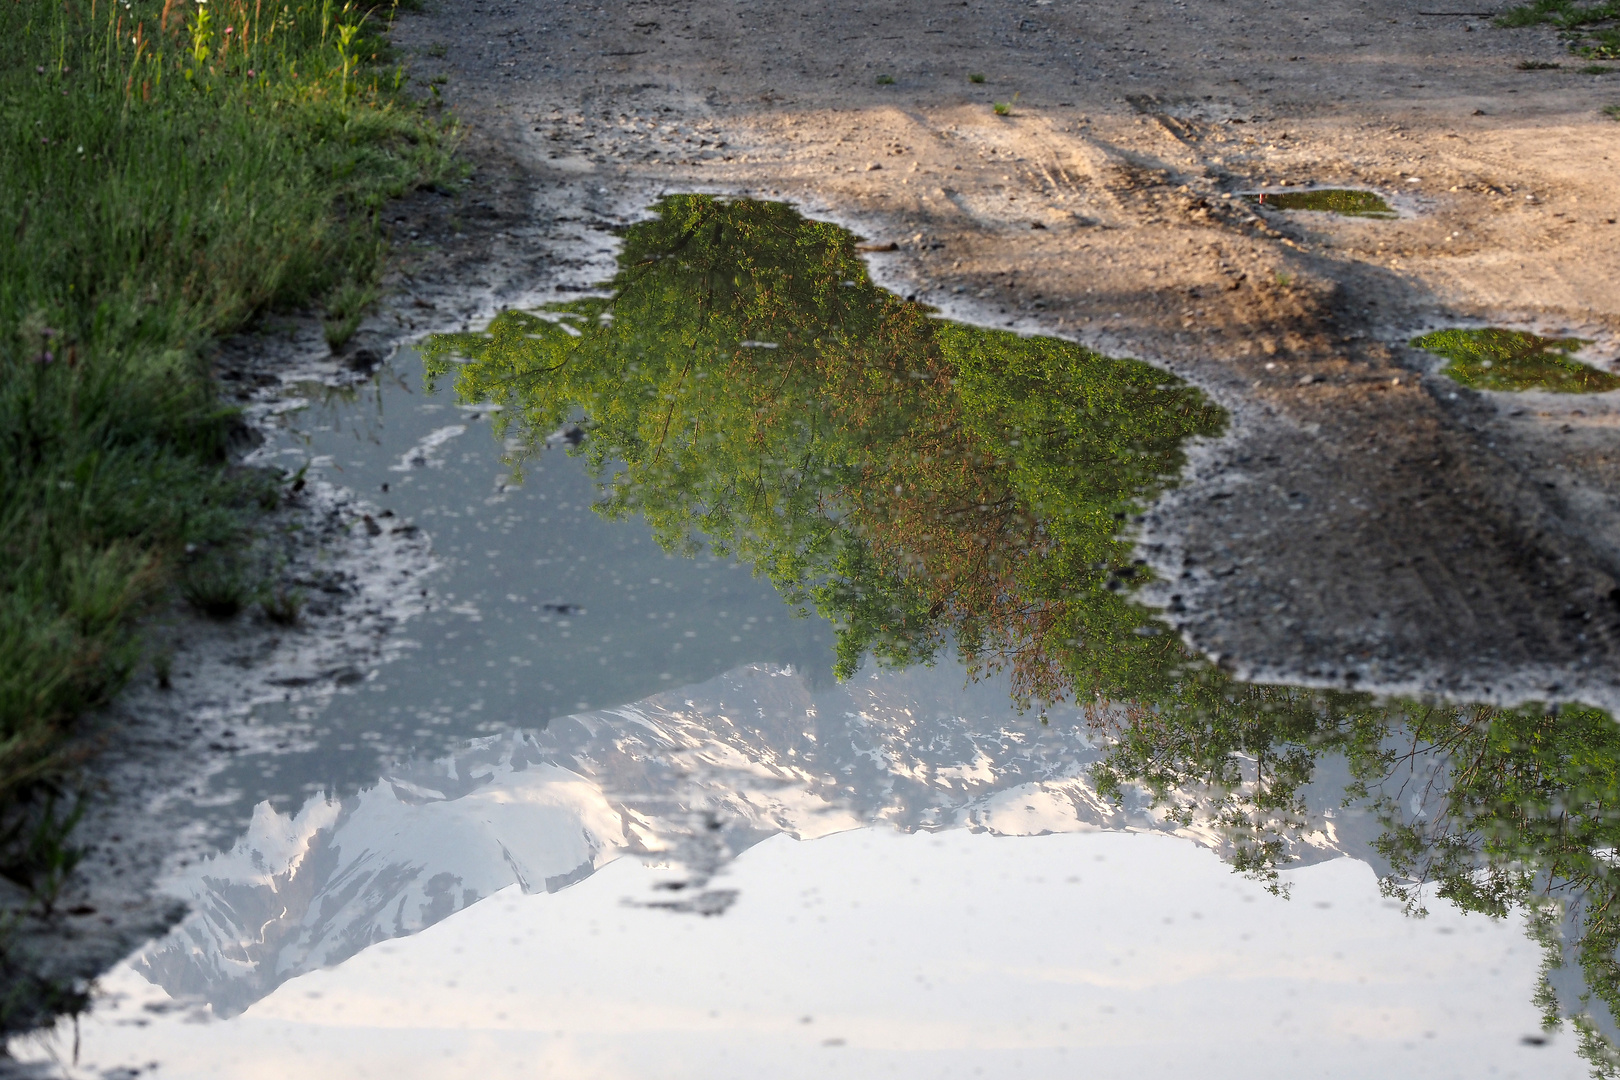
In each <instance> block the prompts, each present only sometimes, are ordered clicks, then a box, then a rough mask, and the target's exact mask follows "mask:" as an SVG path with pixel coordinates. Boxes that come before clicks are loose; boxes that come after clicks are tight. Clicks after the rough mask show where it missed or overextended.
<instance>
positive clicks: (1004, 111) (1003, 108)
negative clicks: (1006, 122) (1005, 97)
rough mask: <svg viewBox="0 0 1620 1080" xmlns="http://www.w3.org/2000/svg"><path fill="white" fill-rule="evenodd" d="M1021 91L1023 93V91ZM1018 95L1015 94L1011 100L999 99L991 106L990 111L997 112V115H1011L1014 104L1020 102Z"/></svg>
mask: <svg viewBox="0 0 1620 1080" xmlns="http://www.w3.org/2000/svg"><path fill="white" fill-rule="evenodd" d="M1019 93H1022V91H1020V92H1019ZM1018 97H1019V95H1018V94H1014V95H1013V96H1012V100H1011V101H998V102H996V103H995V104H994V105H992V106H990V111H991V112H993V113H995V114H996V115H997V116H1011V115H1012V111H1013V106H1014V105H1017V104H1018Z"/></svg>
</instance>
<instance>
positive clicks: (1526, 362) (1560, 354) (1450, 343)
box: [1412, 329, 1620, 394]
mask: <svg viewBox="0 0 1620 1080" xmlns="http://www.w3.org/2000/svg"><path fill="white" fill-rule="evenodd" d="M1412 344H1413V345H1415V346H1417V347H1418V348H1420V349H1427V350H1428V351H1430V352H1432V353H1437V354H1439V355H1440V356H1443V357H1445V358H1446V360H1447V361H1448V362H1447V364H1446V366H1445V367H1443V368H1441V369H1440V373H1441V374H1442V375H1447V376H1450V377H1451V378H1452V379H1454V380H1456V381H1457V382H1459V383H1461V384H1462V385H1464V386H1471V387H1473V388H1474V389H1476V390H1507V391H1513V390H1550V391H1552V392H1553V393H1558V394H1600V393H1604V392H1606V391H1609V390H1616V389H1620V376H1617V375H1611V374H1609V373H1608V372H1607V371H1600V370H1598V369H1597V368H1595V367H1592V366H1591V365H1589V364H1583V363H1581V362H1580V361H1579V360H1576V359H1574V354H1575V353H1576V352H1578V351H1579V350H1580V348H1581V346H1583V345H1585V344H1587V342H1585V341H1582V340H1581V339H1580V338H1544V337H1538V336H1537V335H1535V334H1527V333H1524V332H1523V331H1520V330H1496V329H1488V330H1439V331H1436V332H1435V333H1432V334H1425V335H1423V336H1422V337H1420V338H1414V339H1413V341H1412Z"/></svg>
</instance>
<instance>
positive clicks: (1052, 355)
mask: <svg viewBox="0 0 1620 1080" xmlns="http://www.w3.org/2000/svg"><path fill="white" fill-rule="evenodd" d="M656 210H657V213H656V216H654V217H653V218H652V219H651V220H649V221H647V222H644V223H642V224H638V225H636V226H633V227H631V228H630V229H628V230H626V233H625V237H624V251H623V254H622V255H621V257H620V270H619V272H618V274H617V275H616V276H615V278H614V279H613V280H612V281H611V282H609V283H608V284H607V286H606V287H605V288H604V295H602V296H599V297H592V298H587V299H581V300H575V301H571V302H568V303H562V304H555V305H550V306H548V307H547V308H545V309H542V310H540V311H536V312H529V313H524V312H507V313H504V314H502V315H501V316H500V317H499V318H498V319H496V320H495V322H494V323H493V325H491V326H490V328H489V329H488V331H487V332H485V333H476V334H450V335H440V336H436V337H435V338H433V339H432V340H431V341H430V342H429V343H428V345H427V347H426V348H425V350H424V356H425V359H426V364H427V368H428V371H429V374H430V376H432V377H434V378H443V377H451V376H453V378H454V380H455V388H456V390H457V392H458V393H459V394H460V395H461V396H462V397H463V398H464V399H466V400H468V401H490V402H496V403H499V404H501V405H503V406H505V410H504V411H503V412H502V413H501V414H500V415H501V417H502V418H503V419H502V424H503V425H504V426H503V427H502V429H501V431H500V434H501V435H503V436H505V437H507V438H508V439H512V440H516V444H517V445H520V446H524V447H526V448H527V451H528V452H533V451H536V450H538V449H539V448H540V447H541V446H542V445H543V443H544V441H545V439H546V438H547V437H548V435H550V434H551V433H553V432H555V431H557V430H558V429H559V428H562V427H563V426H565V425H568V424H574V423H577V424H579V425H580V427H581V429H582V430H583V432H584V436H585V437H584V439H583V440H582V441H581V442H580V445H579V446H578V448H577V450H575V451H574V452H577V453H581V454H584V455H585V456H586V457H587V459H588V460H589V462H590V464H591V465H592V466H593V467H594V468H595V469H596V470H597V475H598V477H599V479H600V481H601V483H602V491H603V495H602V501H601V502H600V503H599V506H598V508H599V510H600V511H601V512H603V513H604V514H607V515H609V516H615V517H623V516H629V515H641V516H643V517H644V518H645V519H646V520H647V521H648V522H649V523H650V524H651V526H652V528H653V529H654V531H655V533H656V535H657V536H658V538H659V540H660V542H662V543H663V544H665V545H666V546H667V547H669V548H670V549H672V550H680V551H688V552H692V551H695V550H697V549H698V548H699V547H700V546H703V545H707V546H709V547H711V548H712V549H714V550H715V551H716V552H717V553H719V554H722V555H729V556H731V557H734V558H737V559H739V560H741V561H743V562H746V563H748V564H750V565H752V566H753V567H754V568H755V569H756V572H758V573H761V574H765V575H767V576H768V577H769V578H770V580H771V581H772V582H773V583H774V584H775V586H776V587H777V588H778V589H779V590H780V591H781V592H782V593H783V595H784V596H786V597H788V598H789V600H790V601H792V602H793V603H795V604H797V605H799V606H800V608H801V609H802V610H805V611H808V610H810V609H814V610H815V611H817V612H819V613H820V614H821V615H823V616H825V617H826V618H828V619H829V620H831V621H832V622H833V623H834V625H835V626H836V627H837V629H838V647H837V665H838V669H839V673H840V675H844V676H847V675H849V674H851V673H852V672H853V671H854V670H855V669H856V668H857V667H858V666H859V664H860V663H861V662H862V661H863V659H865V658H867V657H871V658H873V659H875V660H876V661H877V662H879V663H888V664H910V663H926V662H929V661H930V660H932V659H933V658H934V657H936V656H937V655H939V654H940V652H941V651H942V650H946V649H952V650H955V651H956V652H957V653H958V654H959V655H960V656H961V658H962V659H963V660H964V661H965V662H966V663H967V665H968V667H969V669H970V670H972V671H974V672H975V673H983V672H986V671H990V670H1006V671H1008V672H1009V673H1010V674H1011V676H1012V680H1013V685H1014V688H1015V692H1016V693H1017V695H1018V696H1019V698H1020V699H1021V702H1022V703H1024V704H1030V703H1034V704H1036V705H1038V706H1042V707H1044V706H1045V705H1047V704H1050V703H1055V702H1058V701H1062V700H1070V701H1074V702H1076V703H1077V704H1079V705H1080V706H1082V708H1084V709H1085V711H1086V714H1087V716H1088V717H1089V718H1090V722H1091V723H1092V725H1093V727H1094V728H1095V730H1096V732H1097V733H1098V735H1099V737H1100V738H1102V739H1103V740H1104V741H1105V743H1106V745H1107V746H1108V747H1109V748H1110V749H1109V755H1108V757H1107V759H1106V761H1105V762H1104V763H1103V765H1102V766H1101V767H1100V768H1099V769H1098V771H1097V776H1096V778H1097V781H1098V786H1099V788H1100V790H1101V791H1102V792H1103V794H1105V795H1114V796H1118V795H1120V794H1122V793H1123V791H1124V790H1125V789H1126V788H1127V787H1141V788H1145V789H1146V790H1148V791H1149V792H1151V793H1152V795H1153V797H1154V798H1155V799H1156V800H1157V802H1158V804H1159V805H1160V807H1161V808H1162V809H1163V810H1164V811H1165V812H1166V813H1168V814H1170V815H1171V816H1173V817H1174V818H1176V819H1177V820H1179V821H1182V822H1184V823H1186V824H1189V825H1191V824H1203V825H1213V826H1215V827H1216V828H1217V829H1218V830H1219V831H1220V832H1221V833H1222V834H1223V835H1224V836H1225V837H1226V839H1227V843H1228V848H1227V854H1228V857H1229V858H1230V860H1231V861H1232V862H1233V863H1234V864H1235V865H1236V866H1237V867H1238V868H1240V869H1242V870H1243V871H1245V872H1247V873H1250V874H1252V875H1254V876H1256V877H1258V878H1260V879H1261V880H1264V881H1267V882H1269V883H1270V884H1271V885H1272V886H1273V887H1274V888H1279V889H1280V888H1282V884H1281V879H1280V878H1279V877H1278V871H1279V869H1281V868H1282V867H1283V866H1285V865H1286V864H1287V863H1288V861H1289V860H1290V858H1291V856H1290V854H1289V853H1290V851H1291V850H1293V848H1294V847H1296V846H1297V845H1298V843H1299V841H1300V839H1301V837H1302V835H1303V833H1304V831H1305V830H1307V829H1308V828H1309V827H1310V826H1309V825H1308V821H1307V812H1306V804H1305V790H1306V785H1308V784H1309V783H1310V782H1311V781H1312V780H1313V779H1314V778H1316V777H1317V776H1318V775H1319V774H1320V773H1321V763H1322V761H1323V759H1324V757H1325V756H1329V755H1332V756H1335V757H1337V758H1339V759H1342V760H1343V761H1346V762H1348V765H1349V769H1350V775H1351V776H1352V778H1353V780H1352V784H1351V787H1350V790H1349V791H1348V792H1347V793H1346V801H1347V802H1355V803H1358V804H1360V805H1362V806H1366V807H1370V808H1371V809H1372V810H1373V811H1374V812H1375V813H1377V814H1378V815H1379V816H1380V818H1381V819H1382V822H1383V833H1382V838H1381V840H1380V841H1379V850H1380V852H1381V854H1382V856H1383V858H1384V859H1385V860H1386V861H1387V863H1388V868H1389V872H1388V874H1387V876H1386V877H1385V888H1386V890H1387V891H1388V892H1389V893H1390V894H1391V895H1396V896H1401V897H1403V898H1404V899H1406V900H1407V901H1408V902H1410V903H1412V904H1413V905H1416V904H1417V903H1418V901H1419V900H1420V899H1421V897H1422V896H1423V895H1427V894H1426V893H1424V892H1423V891H1422V888H1423V886H1425V885H1431V886H1433V887H1436V888H1437V889H1438V894H1439V895H1440V896H1441V897H1443V898H1445V899H1447V900H1448V901H1450V902H1453V903H1456V904H1458V905H1460V906H1462V907H1464V908H1466V909H1468V910H1471V911H1478V912H1483V913H1486V914H1488V915H1491V916H1493V917H1502V916H1504V915H1506V914H1507V913H1509V912H1510V911H1512V910H1516V909H1517V910H1523V911H1525V912H1527V913H1529V916H1530V918H1531V929H1532V931H1533V932H1534V933H1535V934H1536V935H1537V937H1538V940H1540V941H1541V942H1542V943H1543V944H1544V945H1545V946H1546V947H1547V949H1548V964H1549V967H1548V972H1549V973H1550V972H1551V971H1552V970H1553V968H1554V967H1557V966H1561V965H1566V964H1574V965H1576V966H1578V967H1579V968H1580V970H1581V972H1582V974H1583V976H1584V980H1585V986H1586V987H1587V988H1588V1000H1587V1001H1585V1002H1581V1001H1567V1000H1566V1001H1563V1002H1558V1001H1556V1000H1555V998H1554V997H1553V991H1552V989H1551V988H1552V983H1553V980H1551V979H1550V978H1549V979H1544V985H1543V992H1542V999H1543V1000H1544V1002H1545V1003H1546V1005H1547V1008H1548V1014H1547V1015H1548V1019H1549V1022H1553V1021H1555V1020H1556V1019H1557V1018H1558V1017H1559V1016H1560V1015H1573V1016H1575V1017H1576V1018H1577V1026H1578V1027H1579V1028H1580V1030H1581V1031H1582V1032H1583V1033H1584V1035H1583V1037H1584V1038H1585V1039H1586V1053H1587V1056H1588V1057H1589V1059H1590V1060H1591V1061H1592V1062H1593V1063H1594V1065H1595V1066H1597V1067H1599V1068H1606V1067H1608V1066H1607V1065H1606V1064H1605V1063H1606V1062H1608V1061H1609V1060H1610V1056H1609V1055H1610V1051H1609V1049H1608V1047H1609V1044H1608V1043H1607V1042H1606V1041H1605V1039H1604V1038H1603V1037H1602V1035H1601V1029H1603V1028H1604V1027H1605V1024H1604V1023H1602V1022H1599V1021H1597V1020H1593V1019H1591V1018H1590V1017H1589V1016H1588V1014H1590V1016H1601V1015H1603V1013H1604V1011H1605V1010H1606V1009H1607V1008H1608V1007H1609V1006H1614V1007H1616V1011H1620V965H1617V964H1616V962H1615V946H1616V945H1617V944H1620V923H1617V922H1616V919H1617V918H1620V916H1617V915H1616V913H1615V912H1616V911H1620V905H1614V904H1612V903H1611V902H1610V901H1611V900H1612V899H1614V898H1616V897H1620V892H1617V890H1616V889H1615V884H1614V881H1613V880H1612V878H1611V875H1610V871H1609V866H1610V863H1609V861H1608V856H1607V855H1606V854H1604V852H1612V851H1613V850H1614V849H1616V848H1620V818H1617V814H1616V811H1617V808H1620V729H1616V728H1615V727H1614V725H1613V724H1612V723H1611V721H1610V720H1609V718H1608V717H1607V716H1605V715H1603V714H1601V713H1597V712H1593V711H1581V710H1563V711H1559V712H1552V713H1548V712H1545V711H1543V710H1541V709H1523V710H1512V711H1500V710H1493V709H1486V708H1479V707H1467V708H1437V707H1428V706H1419V705H1416V704H1400V703H1397V704H1395V705H1391V704H1389V703H1379V702H1377V701H1375V700H1374V699H1372V698H1371V697H1370V696H1368V695H1364V694H1351V693H1340V692H1324V691H1315V690H1307V689H1301V688H1297V687H1287V686H1262V685H1250V684H1243V683H1238V682H1235V681H1233V680H1232V679H1230V678H1229V677H1227V676H1225V675H1224V674H1223V673H1222V672H1220V671H1219V670H1217V669H1215V668H1213V667H1211V666H1210V665H1208V664H1207V663H1204V662H1202V661H1201V660H1200V659H1199V658H1198V657H1196V656H1194V655H1192V654H1190V653H1188V652H1187V651H1186V650H1185V649H1184V648H1183V647H1182V645H1181V643H1180V642H1179V641H1178V640H1177V639H1176V637H1175V636H1174V635H1171V634H1165V633H1161V632H1159V631H1160V629H1161V627H1160V625H1159V624H1157V623H1156V622H1155V621H1154V620H1153V618H1152V616H1151V614H1150V613H1149V612H1147V611H1145V610H1144V609H1142V608H1140V607H1137V606H1134V605H1133V604H1132V603H1131V602H1130V601H1129V599H1128V597H1129V594H1130V593H1131V592H1132V591H1133V589H1134V588H1135V586H1136V585H1138V584H1139V583H1140V582H1141V581H1142V580H1143V577H1144V573H1145V572H1144V571H1143V569H1142V568H1141V567H1140V566H1139V565H1137V564H1136V563H1135V562H1134V561H1133V559H1132V557H1131V550H1130V546H1129V545H1128V544H1127V543H1125V542H1124V541H1122V540H1121V539H1120V535H1119V534H1120V531H1121V528H1122V524H1123V522H1125V521H1126V520H1127V519H1128V518H1129V515H1131V514H1132V512H1133V511H1135V510H1136V509H1138V508H1139V507H1141V506H1142V505H1143V504H1144V503H1145V502H1146V501H1148V500H1150V499H1152V498H1153V497H1154V496H1155V495H1157V494H1158V493H1160V492H1161V491H1163V490H1164V489H1165V487H1166V486H1167V485H1169V484H1172V483H1174V481H1175V477H1176V476H1177V474H1178V473H1179V471H1180V470H1181V468H1182V466H1183V464H1184V461H1185V456H1184V455H1185V447H1186V444H1187V440H1188V439H1189V438H1191V437H1194V436H1212V435H1216V434H1218V433H1219V432H1220V431H1221V430H1222V429H1223V426H1224V417H1223V415H1222V414H1221V412H1220V411H1219V410H1218V409H1217V408H1216V407H1215V406H1214V405H1212V404H1211V403H1210V402H1208V401H1207V400H1206V399H1205V398H1204V397H1203V396H1202V395H1201V394H1199V393H1198V392H1197V391H1196V390H1194V389H1192V388H1191V387H1188V386H1187V385H1185V384H1184V383H1182V382H1180V381H1178V380H1176V379H1174V378H1173V377H1171V376H1168V375H1166V374H1164V373H1163V372H1161V371H1158V370H1156V369H1154V368H1151V367H1149V366H1148V365H1146V364H1142V363H1139V362H1135V361H1129V360H1118V359H1112V358H1109V357H1105V356H1101V355H1099V354H1097V353H1095V352H1091V351H1088V350H1086V349H1083V348H1080V347H1079V346H1076V345H1074V344H1071V343H1067V342H1063V341H1058V340H1054V339H1049V338H1022V337H1018V336H1016V335H1013V334H1007V333H1001V332H997V331H990V330H983V329H978V328H973V327H968V326H962V325H959V324H954V323H950V322H945V321H941V320H939V319H936V318H934V317H933V315H932V312H931V311H930V310H929V309H927V308H925V307H921V306H919V305H916V304H911V303H907V302H904V301H902V300H901V299H899V298H898V297H895V296H894V295H892V294H890V293H887V292H884V291H883V290H881V289H878V288H877V287H875V286H874V285H873V284H872V283H871V282H870V280H869V279H868V277H867V275H866V272H865V268H864V266H863V264H862V263H861V261H860V259H859V257H858V255H857V253H856V251H855V237H853V236H852V235H851V234H850V233H848V232H846V231H844V230H842V229H840V228H838V227H836V226H833V225H828V224H823V223H817V222H812V221H807V220H805V219H804V218H802V217H800V216H799V215H798V214H797V213H795V212H794V211H793V210H792V209H791V208H789V207H787V206H784V205H781V204H773V203H763V202H752V201H735V202H724V201H720V200H717V199H713V198H708V197H702V196H683V197H677V198H671V199H667V200H665V201H664V202H662V203H660V204H659V205H658V207H657V208H656ZM526 456H527V455H526V453H525V452H524V451H519V452H518V453H516V454H514V456H513V460H512V464H513V466H514V467H515V468H521V465H522V461H523V459H524V458H525V457H526ZM1418 786H1421V787H1422V792H1423V796H1424V797H1423V799H1422V800H1421V806H1422V813H1421V814H1417V813H1414V812H1413V811H1412V810H1411V809H1410V807H1411V806H1412V803H1411V796H1412V794H1413V793H1414V792H1415V791H1416V790H1417V787H1418Z"/></svg>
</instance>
